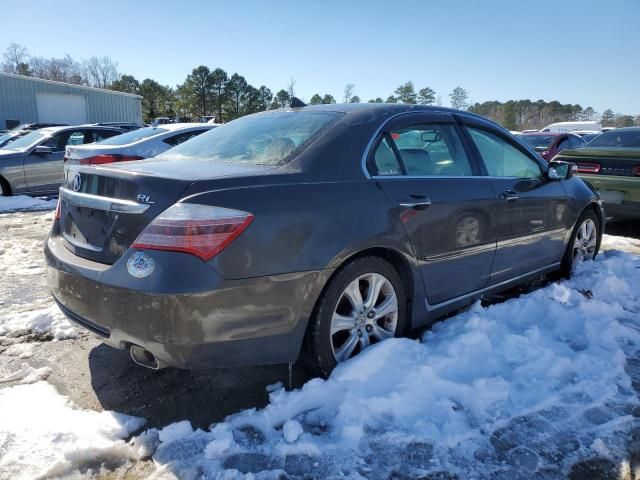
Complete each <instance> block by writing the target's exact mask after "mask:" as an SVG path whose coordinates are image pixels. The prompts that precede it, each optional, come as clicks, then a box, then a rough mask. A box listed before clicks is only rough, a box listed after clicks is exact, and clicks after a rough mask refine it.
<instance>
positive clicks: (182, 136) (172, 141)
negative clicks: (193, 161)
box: [163, 130, 205, 147]
mask: <svg viewBox="0 0 640 480" xmlns="http://www.w3.org/2000/svg"><path fill="white" fill-rule="evenodd" d="M203 132H205V130H191V131H190V132H184V133H179V134H178V135H174V136H172V137H168V138H165V139H164V140H163V142H164V143H168V144H169V145H171V146H172V147H175V146H176V145H180V144H181V143H183V142H186V141H187V140H189V139H190V138H193V137H195V136H196V135H200V134H201V133H203Z"/></svg>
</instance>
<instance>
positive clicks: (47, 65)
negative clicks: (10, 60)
mask: <svg viewBox="0 0 640 480" xmlns="http://www.w3.org/2000/svg"><path fill="white" fill-rule="evenodd" d="M29 67H30V68H31V71H32V73H33V76H34V77H37V78H43V79H45V80H54V81H56V82H66V83H75V84H78V85H83V84H86V83H87V81H86V78H85V72H84V67H83V66H82V64H80V63H79V62H76V61H75V60H74V59H73V58H71V57H70V56H69V55H67V56H65V57H62V58H44V57H31V60H30V61H29Z"/></svg>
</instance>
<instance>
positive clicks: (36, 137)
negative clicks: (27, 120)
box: [3, 131, 47, 150]
mask: <svg viewBox="0 0 640 480" xmlns="http://www.w3.org/2000/svg"><path fill="white" fill-rule="evenodd" d="M46 137H47V135H46V134H44V133H40V132H38V131H35V132H31V133H28V134H26V135H25V136H24V137H20V138H18V139H17V140H14V141H13V142H11V143H9V144H7V145H5V146H4V147H3V148H4V149H6V150H27V149H28V148H30V147H32V146H33V145H35V144H36V143H38V142H39V141H40V140H42V139H44V138H46Z"/></svg>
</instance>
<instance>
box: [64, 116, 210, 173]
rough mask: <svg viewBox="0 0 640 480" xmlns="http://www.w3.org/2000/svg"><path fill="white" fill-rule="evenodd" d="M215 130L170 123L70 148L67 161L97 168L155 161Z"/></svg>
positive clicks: (194, 124) (187, 124)
mask: <svg viewBox="0 0 640 480" xmlns="http://www.w3.org/2000/svg"><path fill="white" fill-rule="evenodd" d="M216 126H217V125H210V124H205V123H171V124H167V125H162V126H161V127H146V128H141V129H139V130H134V131H131V132H128V133H124V134H122V135H118V136H117V137H112V138H108V139H106V140H103V141H101V142H98V143H94V144H91V145H78V146H71V145H70V146H68V147H67V149H66V152H65V157H64V161H65V163H67V164H78V163H79V164H82V165H96V164H101V163H112V162H127V161H131V160H141V159H143V158H150V157H155V156H156V155H158V154H159V153H162V152H164V151H165V150H168V149H170V148H171V147H175V146H176V145H179V144H181V143H182V142H186V141H187V140H189V139H190V138H193V137H196V136H198V135H200V134H201V133H204V132H207V131H209V130H211V129H212V128H214V127H216Z"/></svg>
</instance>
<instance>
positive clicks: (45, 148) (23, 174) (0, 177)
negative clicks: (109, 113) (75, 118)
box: [0, 125, 122, 195]
mask: <svg viewBox="0 0 640 480" xmlns="http://www.w3.org/2000/svg"><path fill="white" fill-rule="evenodd" d="M121 133H122V130H120V129H119V128H112V127H98V126H88V125H79V126H71V127H49V128H42V129H40V130H35V131H33V132H31V133H28V134H27V135H24V136H22V137H20V138H19V139H17V140H15V141H13V142H11V143H9V144H8V145H6V146H5V147H4V148H3V149H0V195H11V194H13V193H28V194H33V195H36V194H37V195H42V194H48V193H56V192H57V191H58V188H59V187H60V184H61V183H62V179H63V176H64V168H63V157H64V149H65V147H66V146H67V145H80V144H84V143H93V142H95V141H99V140H102V139H105V138H109V137H113V136H114V135H120V134H121Z"/></svg>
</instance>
